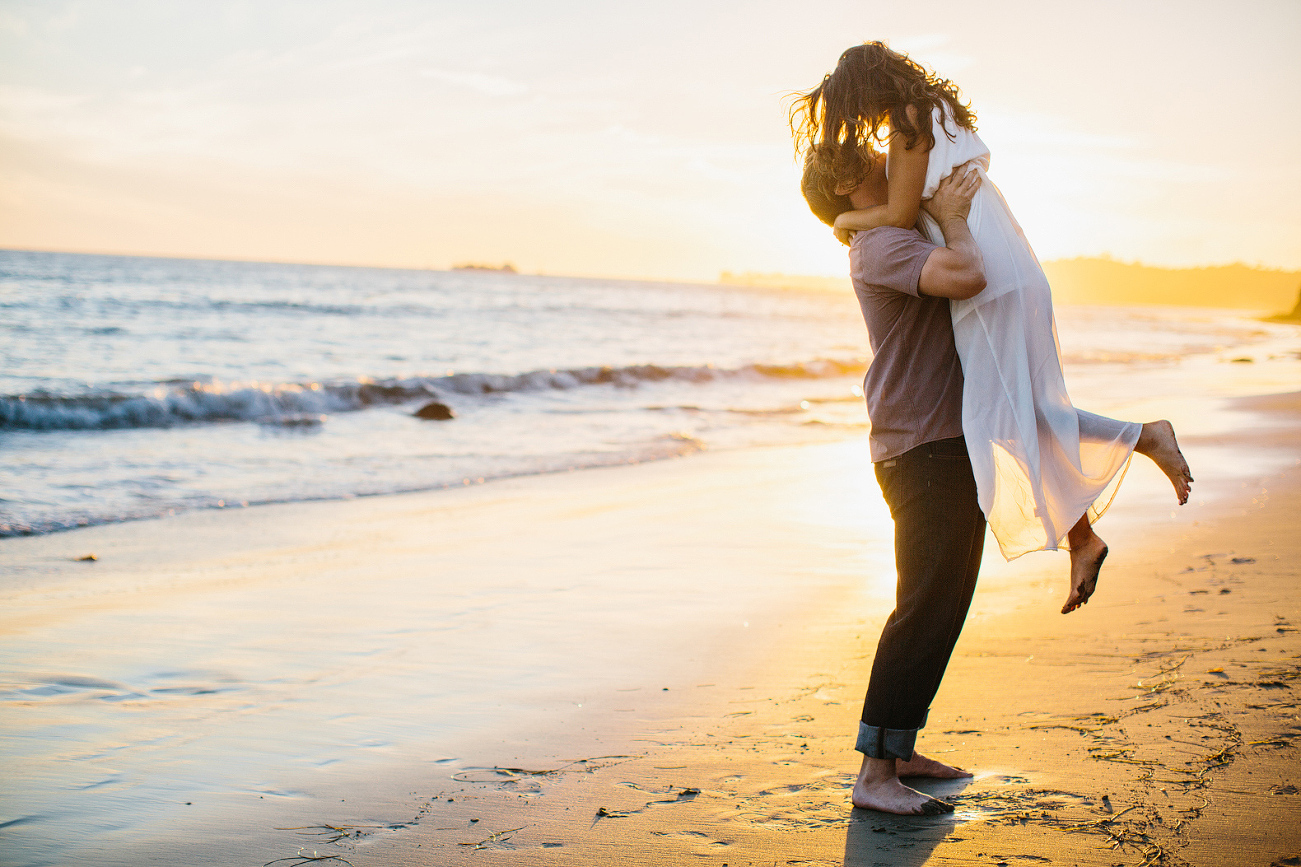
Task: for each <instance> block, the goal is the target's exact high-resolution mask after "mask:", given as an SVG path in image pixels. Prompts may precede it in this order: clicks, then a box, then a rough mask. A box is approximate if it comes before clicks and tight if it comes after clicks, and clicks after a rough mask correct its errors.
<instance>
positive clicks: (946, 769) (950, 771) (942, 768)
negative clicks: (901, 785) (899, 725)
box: [894, 751, 971, 780]
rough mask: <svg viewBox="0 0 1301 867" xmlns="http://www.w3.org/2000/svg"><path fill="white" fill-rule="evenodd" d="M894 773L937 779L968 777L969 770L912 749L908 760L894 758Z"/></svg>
mask: <svg viewBox="0 0 1301 867" xmlns="http://www.w3.org/2000/svg"><path fill="white" fill-rule="evenodd" d="M894 769H895V773H896V774H898V775H899V776H901V777H932V778H934V779H937V780H960V779H962V778H964V777H970V776H971V772H970V771H964V770H963V769H962V768H955V767H954V766H953V765H946V764H944V762H937V761H936V760H935V759H932V758H929V757H927V756H923V755H922V754H921V753H919V752H916V751H914V752H913V757H912V758H911V759H909V760H908V761H906V762H905V761H904V760H903V759H896V760H895V763H894Z"/></svg>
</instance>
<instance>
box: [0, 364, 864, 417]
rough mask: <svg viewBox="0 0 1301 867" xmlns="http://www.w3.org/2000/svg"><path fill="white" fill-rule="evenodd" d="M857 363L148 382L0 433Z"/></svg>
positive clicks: (318, 413) (10, 403)
mask: <svg viewBox="0 0 1301 867" xmlns="http://www.w3.org/2000/svg"><path fill="white" fill-rule="evenodd" d="M866 367H867V362H866V361H865V360H863V359H852V360H833V359H816V360H813V361H806V362H794V363H791V364H749V365H745V366H743V367H739V368H733V369H722V368H716V367H714V366H712V365H703V366H677V367H674V366H661V365H656V364H638V365H632V366H628V367H583V368H576V369H572V370H535V371H530V372H528V373H515V374H509V373H449V374H446V375H443V376H416V377H408V378H403V379H384V380H372V379H359V380H355V381H349V382H332V383H329V382H327V383H319V382H306V383H297V382H289V383H257V382H253V383H222V382H202V381H185V382H167V383H158V384H157V385H156V386H155V387H154V388H153V389H152V390H151V391H149V392H146V393H135V394H130V393H123V392H118V391H94V392H89V393H85V394H74V395H61V394H50V393H45V392H35V393H30V394H19V395H10V396H5V397H0V430H30V431H60V430H110V429H122V428H163V427H173V426H176V425H183V424H203V423H216V422H237V421H244V422H259V423H263V424H278V425H311V424H317V423H319V422H320V421H321V420H322V419H323V417H324V415H326V414H329V413H338V412H355V411H357V410H363V409H366V408H368V407H374V406H397V405H401V404H405V403H410V402H412V401H415V400H419V399H425V400H434V399H451V398H453V396H457V397H482V396H484V395H489V394H509V393H513V392H530V391H532V392H537V391H544V390H548V389H572V388H581V387H584V386H603V385H604V386H614V387H622V388H635V387H637V386H638V385H641V384H642V383H651V382H661V381H664V380H676V381H679V382H700V383H705V382H713V381H717V380H723V379H736V378H753V379H764V378H777V379H824V378H828V377H836V376H847V375H851V374H860V373H862V371H863V370H864V369H866Z"/></svg>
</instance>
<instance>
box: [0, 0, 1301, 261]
mask: <svg viewBox="0 0 1301 867" xmlns="http://www.w3.org/2000/svg"><path fill="white" fill-rule="evenodd" d="M808 9H809V7H807V5H804V4H796V3H785V2H782V3H779V2H767V3H764V2H758V3H719V2H708V0H695V2H662V3H655V4H613V3H597V2H551V3H525V2H509V0H475V2H468V0H466V2H439V3H428V2H407V0H369V2H366V3H360V2H339V0H312V2H293V0H263V2H235V0H205V2H203V3H177V2H163V0H114V2H105V0H85V2H76V0H73V2H62V3H59V2H21V0H0V247H8V248H21V249H50V250H72V251H92V252H110V253H132V254H154V255H168V256H187V257H214V258H234V259H252V260H269V261H298V262H326V263H339V264H365V265H385V266H398V267H430V268H445V267H448V266H450V265H453V264H456V263H462V262H478V263H487V264H495V263H501V262H507V261H509V262H512V263H514V264H515V265H516V266H517V267H519V268H520V269H521V270H524V271H531V272H544V273H565V274H579V275H583V274H585V275H603V276H627V277H652V278H670V279H713V278H715V277H717V275H718V273H719V272H720V271H723V270H730V271H762V272H773V271H780V272H786V273H795V274H826V275H834V274H843V273H844V269H845V256H844V252H843V248H841V247H840V246H839V245H838V244H836V243H835V241H834V240H832V239H831V238H830V236H829V234H828V233H827V232H826V231H825V230H824V229H823V228H822V227H821V226H820V224H818V223H817V222H816V221H815V220H814V219H813V218H812V217H811V216H810V215H809V213H808V211H807V209H806V208H805V207H804V205H803V202H802V201H801V199H800V197H799V192H798V184H797V180H798V166H797V164H796V161H795V158H794V155H793V153H792V149H791V145H790V137H789V132H788V130H787V126H786V105H785V102H784V99H785V98H786V97H787V96H788V95H789V94H790V93H792V92H794V91H798V90H804V89H808V88H809V87H812V86H813V85H814V84H816V83H817V82H818V81H819V80H820V79H821V77H822V75H824V74H825V73H826V72H828V71H830V70H831V68H832V67H833V66H834V64H835V61H836V58H837V57H838V55H839V54H840V52H841V51H842V50H844V49H845V48H846V47H848V46H849V45H851V44H854V43H856V42H861V41H864V40H868V39H877V38H879V39H884V40H886V41H888V42H889V43H890V44H891V45H892V46H893V47H895V48H896V49H899V50H903V51H907V52H909V53H910V54H911V55H912V56H913V57H914V58H915V59H917V60H919V61H921V62H922V63H924V64H926V65H928V66H930V67H933V68H934V69H936V70H937V71H938V72H939V73H940V74H942V75H944V76H946V77H948V78H951V79H952V80H953V81H954V82H955V83H957V84H958V86H959V87H960V88H961V89H962V91H963V93H964V95H965V96H966V97H967V98H968V99H970V100H971V102H972V104H973V105H974V107H975V109H976V110H977V112H978V118H979V127H980V134H981V136H982V137H983V138H984V139H985V141H986V142H987V143H988V144H989V145H990V147H991V149H992V150H993V154H994V160H993V166H992V169H991V177H992V178H993V179H994V180H995V182H997V183H998V185H999V186H1000V188H1001V189H1002V190H1003V192H1004V194H1005V195H1006V196H1007V198H1008V199H1009V201H1010V202H1011V204H1012V206H1013V209H1014V211H1015V212H1016V214H1017V216H1018V218H1019V219H1020V221H1021V223H1022V225H1023V227H1024V228H1025V230H1026V232H1027V234H1028V236H1029V237H1030V239H1031V241H1032V243H1033V244H1034V246H1035V249H1036V251H1037V252H1038V254H1039V256H1040V258H1043V259H1053V258H1062V257H1071V256H1080V255H1100V254H1109V255H1112V256H1115V257H1117V258H1121V259H1126V260H1142V261H1144V262H1147V263H1150V264H1157V265H1165V266H1180V267H1183V266H1196V265H1208V264H1221V263H1228V262H1234V261H1242V262H1246V263H1249V264H1258V265H1263V266H1266V267H1278V268H1289V269H1295V268H1301V244H1299V243H1298V238H1301V207H1299V206H1298V202H1301V169H1299V168H1298V165H1297V154H1296V148H1295V145H1294V144H1293V143H1294V142H1296V141H1298V140H1301V120H1298V117H1297V112H1295V111H1294V110H1292V108H1291V103H1292V101H1293V100H1292V95H1293V94H1295V93H1297V92H1298V91H1299V90H1301V62H1299V61H1298V60H1297V54H1296V50H1295V45H1296V39H1297V37H1298V35H1301V4H1297V3H1296V2H1294V0H1279V2H1268V0H1246V2H1244V3H1241V4H1237V5H1235V6H1232V7H1230V6H1229V5H1228V4H1223V3H1211V2H1178V3H1175V2H1163V0H1161V2H1145V3H1142V4H1136V3H1132V2H1097V3H1089V4H1074V3H1072V4H1066V3H1044V2H1024V3H1022V2H1006V0H1004V2H990V3H985V4H980V8H979V13H973V11H972V10H973V7H972V6H971V4H969V3H962V4H958V3H942V2H937V3H928V4H877V3H871V4H865V3H862V2H830V3H824V4H819V6H818V7H817V15H816V18H814V17H810V15H809V12H808Z"/></svg>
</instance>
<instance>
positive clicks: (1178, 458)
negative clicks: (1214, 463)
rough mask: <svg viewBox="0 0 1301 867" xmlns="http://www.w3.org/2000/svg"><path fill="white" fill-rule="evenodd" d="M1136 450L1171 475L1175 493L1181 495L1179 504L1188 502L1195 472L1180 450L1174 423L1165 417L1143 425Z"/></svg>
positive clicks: (1167, 474)
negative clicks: (1189, 467)
mask: <svg viewBox="0 0 1301 867" xmlns="http://www.w3.org/2000/svg"><path fill="white" fill-rule="evenodd" d="M1134 451H1136V452H1138V453H1139V454H1140V455H1147V456H1148V457H1149V458H1151V459H1152V460H1153V461H1154V462H1155V463H1156V465H1157V466H1158V467H1160V468H1161V471H1162V472H1163V473H1165V474H1166V476H1168V477H1169V479H1170V483H1171V484H1172V485H1174V486H1175V494H1176V495H1177V496H1178V497H1179V505H1181V506H1182V505H1183V504H1184V503H1186V502H1188V492H1189V489H1190V486H1191V485H1192V483H1193V474H1192V471H1191V470H1189V469H1188V461H1186V460H1184V453H1183V452H1181V451H1179V443H1178V442H1177V441H1176V440H1175V429H1174V425H1172V424H1170V422H1168V421H1166V420H1164V419H1162V420H1161V421H1150V422H1148V423H1147V424H1145V425H1143V433H1141V434H1139V437H1138V443H1137V444H1135V446H1134Z"/></svg>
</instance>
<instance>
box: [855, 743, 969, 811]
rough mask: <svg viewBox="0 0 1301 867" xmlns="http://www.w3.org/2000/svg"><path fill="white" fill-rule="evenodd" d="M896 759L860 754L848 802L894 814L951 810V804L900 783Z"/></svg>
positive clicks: (856, 805) (865, 808)
mask: <svg viewBox="0 0 1301 867" xmlns="http://www.w3.org/2000/svg"><path fill="white" fill-rule="evenodd" d="M895 761H896V760H895V759H872V758H868V757H866V756H864V757H863V767H862V769H861V770H860V771H859V772H858V779H857V780H856V781H855V782H854V791H853V793H852V794H851V795H850V801H852V802H853V804H854V806H855V807H858V808H860V809H863V810H879V811H880V812H882V813H894V814H895V815H897V816H938V815H940V814H941V813H952V812H953V805H952V804H949V803H947V802H945V801H940V800H938V799H936V798H932V797H931V796H930V795H927V794H925V793H924V792H919V791H917V790H916V789H912V788H909V787H908V786H905V785H904V784H903V783H901V782H899V777H898V776H897V775H896V774H895Z"/></svg>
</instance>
